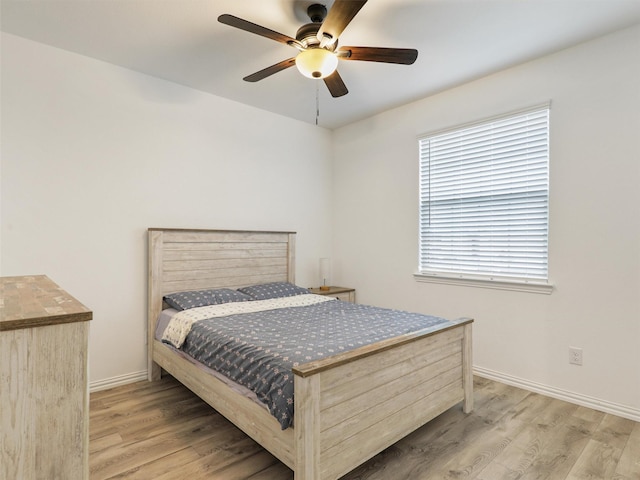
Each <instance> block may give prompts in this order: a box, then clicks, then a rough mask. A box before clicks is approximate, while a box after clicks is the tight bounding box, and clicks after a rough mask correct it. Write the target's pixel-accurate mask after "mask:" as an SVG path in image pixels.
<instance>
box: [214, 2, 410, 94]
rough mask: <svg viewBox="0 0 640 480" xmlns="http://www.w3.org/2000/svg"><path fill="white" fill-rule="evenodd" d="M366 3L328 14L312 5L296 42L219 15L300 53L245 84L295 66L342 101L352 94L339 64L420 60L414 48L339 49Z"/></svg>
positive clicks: (339, 4) (339, 6)
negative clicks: (342, 36) (340, 72)
mask: <svg viewBox="0 0 640 480" xmlns="http://www.w3.org/2000/svg"><path fill="white" fill-rule="evenodd" d="M365 3H367V0H335V2H334V4H333V6H332V7H331V9H330V10H329V11H328V12H327V8H326V7H325V6H324V5H321V4H312V5H310V6H309V8H308V9H307V15H309V18H310V19H311V23H307V24H306V25H303V26H302V27H300V28H299V29H298V31H297V33H296V38H292V37H289V36H287V35H283V34H282V33H278V32H275V31H273V30H270V29H268V28H266V27H262V26H260V25H257V24H255V23H252V22H249V21H247V20H243V19H242V18H238V17H235V16H233V15H228V14H224V15H220V16H219V17H218V21H219V22H221V23H224V24H226V25H230V26H232V27H236V28H239V29H241V30H245V31H247V32H250V33H255V34H256V35H261V36H263V37H267V38H270V39H272V40H275V41H277V42H280V43H284V44H286V45H289V46H291V47H294V48H296V49H297V50H298V53H297V55H296V56H295V57H291V58H288V59H287V60H283V61H282V62H279V63H276V64H275V65H271V66H270V67H267V68H265V69H263V70H260V71H259V72H256V73H253V74H251V75H248V76H246V77H244V79H243V80H245V81H247V82H257V81H259V80H263V79H264V78H267V77H269V76H271V75H273V74H274V73H278V72H280V71H282V70H285V69H286V68H289V67H291V66H293V65H296V67H298V70H299V71H300V73H302V74H303V75H305V76H307V77H309V78H316V79H323V80H324V83H325V85H326V86H327V88H328V89H329V92H331V95H332V96H333V97H341V96H343V95H346V94H347V93H349V90H347V87H346V85H345V84H344V82H343V80H342V77H340V74H339V73H338V70H337V67H338V60H362V61H368V62H383V63H397V64H402V65H411V64H412V63H413V62H415V61H416V58H417V57H418V51H417V50H415V49H412V48H382V47H338V37H339V36H340V34H341V33H342V32H343V31H344V29H345V28H346V27H347V25H349V23H350V22H351V20H353V18H354V17H355V16H356V14H357V13H358V12H359V11H360V9H361V8H362V7H363V6H364V4H365Z"/></svg>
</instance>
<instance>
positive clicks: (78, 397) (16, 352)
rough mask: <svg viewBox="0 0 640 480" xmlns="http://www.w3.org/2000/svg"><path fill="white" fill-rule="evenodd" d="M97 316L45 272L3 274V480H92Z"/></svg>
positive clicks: (0, 396)
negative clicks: (92, 336) (90, 356)
mask: <svg viewBox="0 0 640 480" xmlns="http://www.w3.org/2000/svg"><path fill="white" fill-rule="evenodd" d="M92 317H93V314H92V312H91V311H90V310H89V309H88V308H87V307H85V306H84V305H82V304H81V303H80V302H79V301H78V300H76V299H75V298H73V297H72V296H71V295H69V294H68V293H67V292H65V291H64V290H63V289H61V288H60V287H59V286H58V285H56V284H55V283H54V282H53V281H51V280H50V279H49V278H48V277H46V276H44V275H38V276H29V277H0V479H21V480H41V479H42V480H44V479H47V480H48V479H51V480H53V479H65V480H66V479H68V480H72V479H73V480H76V479H78V480H81V479H82V480H88V478H89V463H88V459H89V457H88V455H89V450H88V444H89V390H88V379H87V376H88V372H87V341H88V334H89V320H91V318H92Z"/></svg>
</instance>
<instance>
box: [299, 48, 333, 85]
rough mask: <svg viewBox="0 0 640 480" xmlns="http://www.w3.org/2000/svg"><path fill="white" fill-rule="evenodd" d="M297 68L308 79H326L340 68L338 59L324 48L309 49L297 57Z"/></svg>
mask: <svg viewBox="0 0 640 480" xmlns="http://www.w3.org/2000/svg"><path fill="white" fill-rule="evenodd" d="M296 67H298V70H299V71H300V73H301V74H302V75H304V76H305V77H308V78H325V77H328V76H329V75H331V74H332V73H333V72H335V71H336V68H338V57H337V56H336V54H335V53H333V52H331V51H329V50H326V49H324V48H308V49H306V50H304V51H302V52H300V53H298V55H297V56H296Z"/></svg>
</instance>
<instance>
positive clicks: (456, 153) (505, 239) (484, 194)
mask: <svg viewBox="0 0 640 480" xmlns="http://www.w3.org/2000/svg"><path fill="white" fill-rule="evenodd" d="M419 148H420V255H419V256H420V265H419V273H418V274H417V275H418V276H423V277H425V276H432V277H438V276H440V277H449V278H468V279H471V280H473V279H476V280H485V281H496V280H497V281H499V282H507V283H508V282H513V283H543V284H544V283H546V281H547V263H548V211H549V105H544V106H543V107H538V108H535V109H531V110H527V111H521V112H518V113H516V114H512V115H509V116H504V117H500V118H494V119H491V120H490V121H486V122H482V123H477V124H473V125H466V126H463V127H461V128H456V129H452V130H447V131H444V132H439V133H437V134H433V135H428V136H425V137H422V138H419Z"/></svg>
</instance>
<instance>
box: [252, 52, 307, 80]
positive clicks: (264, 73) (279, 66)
mask: <svg viewBox="0 0 640 480" xmlns="http://www.w3.org/2000/svg"><path fill="white" fill-rule="evenodd" d="M295 64H296V57H293V58H288V59H287V60H283V61H281V62H279V63H276V64H275V65H271V66H270V67H267V68H264V69H262V70H260V71H259V72H256V73H252V74H251V75H248V76H246V77H244V78H243V80H244V81H245V82H257V81H258V80H262V79H264V78H267V77H269V76H271V75H273V74H274V73H278V72H280V71H282V70H284V69H286V68H289V67H291V66H292V65H295Z"/></svg>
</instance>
